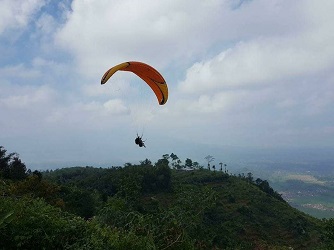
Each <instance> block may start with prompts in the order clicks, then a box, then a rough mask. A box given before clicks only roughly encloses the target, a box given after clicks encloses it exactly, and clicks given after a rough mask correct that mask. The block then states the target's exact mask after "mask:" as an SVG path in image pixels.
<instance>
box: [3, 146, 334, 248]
mask: <svg viewBox="0 0 334 250" xmlns="http://www.w3.org/2000/svg"><path fill="white" fill-rule="evenodd" d="M0 149H1V152H2V153H1V155H0V195H1V198H0V235H1V241H0V249H289V248H290V247H292V248H294V249H332V247H333V246H334V236H333V232H334V227H333V226H334V223H333V220H332V219H329V220H319V219H316V218H313V217H311V216H308V215H306V214H304V213H302V212H300V211H298V210H297V209H294V208H292V207H291V206H290V205H289V204H288V203H287V202H285V201H284V200H283V199H282V197H281V196H280V195H279V194H278V193H277V192H275V191H274V190H273V189H272V188H271V187H270V185H269V183H268V182H267V181H266V180H261V179H259V178H257V179H254V177H253V175H252V174H251V173H248V174H247V175H243V174H241V175H238V176H233V175H230V174H228V173H227V172H226V171H222V170H221V171H217V170H216V169H215V168H213V169H214V170H215V171H209V170H207V169H203V167H201V166H199V164H198V163H195V162H193V161H192V160H191V159H187V160H186V161H185V163H186V166H187V168H183V166H182V165H181V161H180V160H179V159H178V158H177V157H175V156H176V155H175V154H172V156H173V157H169V155H167V154H166V155H164V156H163V157H162V159H159V160H158V161H157V162H156V163H154V164H153V163H152V162H151V161H150V160H148V159H146V160H144V161H142V162H140V164H138V165H134V164H131V163H126V164H125V166H124V167H112V168H94V167H73V168H63V169H58V170H54V171H46V172H43V173H40V172H38V171H34V172H31V171H29V170H26V169H25V166H24V164H23V163H22V162H21V161H20V159H19V158H18V155H17V154H9V155H8V154H7V153H6V151H5V150H4V148H3V147H1V148H0ZM14 155H15V157H16V158H17V159H14ZM169 159H172V161H171V162H169ZM13 161H16V162H20V163H21V167H22V169H21V170H22V171H16V172H15V171H11V169H12V166H13V165H11V163H12V162H13ZM194 163H195V166H196V169H193V170H192V171H184V170H182V169H187V170H189V169H191V168H193V167H194ZM170 166H171V167H172V168H171V167H170ZM8 169H9V170H8ZM15 169H18V167H17V166H16V168H15ZM221 169H222V168H221ZM23 170H24V171H23ZM22 172H23V173H24V178H21V177H20V178H17V176H18V175H16V174H14V173H22ZM8 173H11V174H8ZM20 176H23V175H22V174H20Z"/></svg>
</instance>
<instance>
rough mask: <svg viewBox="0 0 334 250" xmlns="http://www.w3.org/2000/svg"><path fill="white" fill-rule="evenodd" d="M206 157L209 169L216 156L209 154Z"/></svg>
mask: <svg viewBox="0 0 334 250" xmlns="http://www.w3.org/2000/svg"><path fill="white" fill-rule="evenodd" d="M204 159H205V160H206V161H207V162H208V169H209V170H210V162H213V161H214V160H215V158H214V157H213V156H212V155H207V156H206V157H204Z"/></svg>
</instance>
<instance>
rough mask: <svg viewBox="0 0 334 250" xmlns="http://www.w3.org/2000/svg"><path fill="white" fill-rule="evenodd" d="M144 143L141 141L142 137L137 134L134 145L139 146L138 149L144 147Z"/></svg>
mask: <svg viewBox="0 0 334 250" xmlns="http://www.w3.org/2000/svg"><path fill="white" fill-rule="evenodd" d="M144 142H145V141H143V135H142V136H139V135H138V134H137V138H136V139H135V143H136V144H137V145H138V146H139V147H145V148H146V146H145V144H144Z"/></svg>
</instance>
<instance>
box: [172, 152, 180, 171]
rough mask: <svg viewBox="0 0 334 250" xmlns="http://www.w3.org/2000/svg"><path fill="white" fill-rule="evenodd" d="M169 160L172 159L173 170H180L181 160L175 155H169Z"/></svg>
mask: <svg viewBox="0 0 334 250" xmlns="http://www.w3.org/2000/svg"><path fill="white" fill-rule="evenodd" d="M170 158H172V166H173V168H175V169H180V168H181V160H180V159H179V157H178V156H177V155H176V154H174V153H171V154H170Z"/></svg>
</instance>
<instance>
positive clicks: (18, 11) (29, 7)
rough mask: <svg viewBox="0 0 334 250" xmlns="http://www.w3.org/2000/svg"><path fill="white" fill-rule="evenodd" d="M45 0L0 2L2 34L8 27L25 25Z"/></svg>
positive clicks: (0, 29)
mask: <svg viewBox="0 0 334 250" xmlns="http://www.w3.org/2000/svg"><path fill="white" fill-rule="evenodd" d="M44 4H45V0H15V1H13V0H2V1H1V2H0V35H1V34H2V33H3V32H4V31H6V30H8V29H19V28H23V27H25V26H26V25H27V24H28V23H29V22H30V21H31V19H32V17H33V15H34V14H35V13H36V11H38V10H39V9H40V8H41V7H42V6H43V5H44Z"/></svg>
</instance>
